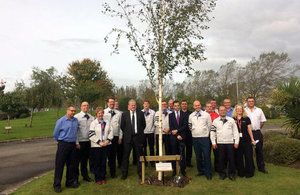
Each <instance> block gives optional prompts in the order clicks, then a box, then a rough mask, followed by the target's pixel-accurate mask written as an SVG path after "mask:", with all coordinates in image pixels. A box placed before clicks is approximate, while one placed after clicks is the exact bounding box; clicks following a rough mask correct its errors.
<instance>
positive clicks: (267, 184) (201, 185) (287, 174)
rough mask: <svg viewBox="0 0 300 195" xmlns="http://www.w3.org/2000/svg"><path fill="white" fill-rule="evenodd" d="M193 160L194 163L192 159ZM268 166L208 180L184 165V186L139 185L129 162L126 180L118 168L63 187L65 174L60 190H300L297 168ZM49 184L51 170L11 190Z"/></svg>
mask: <svg viewBox="0 0 300 195" xmlns="http://www.w3.org/2000/svg"><path fill="white" fill-rule="evenodd" d="M193 159H194V158H193ZM193 163H194V165H195V162H193ZM267 170H268V171H269V174H263V173H261V172H257V171H256V172H255V176H254V177H253V178H250V179H246V178H237V179H236V181H235V182H233V181H231V180H229V179H228V178H226V179H225V180H224V181H221V180H219V177H218V175H217V174H216V173H213V179H212V180H211V181H208V180H206V178H205V177H204V176H201V177H196V176H195V175H196V173H197V171H196V167H195V166H194V167H193V168H187V175H188V176H189V177H191V178H192V181H191V183H190V184H188V185H187V186H186V187H184V188H177V187H174V188H171V187H161V186H150V185H147V184H144V185H140V184H139V180H138V177H137V174H136V167H135V166H132V165H130V167H129V176H128V178H127V180H125V181H123V180H121V179H120V175H121V172H120V170H119V169H118V172H117V175H118V176H119V177H117V178H116V179H111V178H110V177H109V176H108V175H107V184H103V185H96V184H95V183H94V182H92V183H88V182H85V181H82V180H81V178H80V183H81V185H80V187H79V188H77V189H69V188H65V187H64V183H65V176H64V178H63V182H62V190H63V191H62V194H72V195H73V194H200V193H201V194H272V195H273V194H280V195H283V194H286V195H287V194H300V170H296V169H292V168H287V167H281V166H274V165H270V164H267ZM146 173H147V174H148V175H149V174H152V173H154V169H153V168H146ZM90 176H91V175H90ZM52 184H53V172H51V173H50V174H48V175H45V176H43V177H41V178H40V179H37V180H34V181H32V182H30V183H28V184H26V185H24V186H22V187H21V188H19V189H18V190H17V191H16V192H15V193H14V194H35V195H36V194H43V195H47V194H55V192H54V191H53V187H52Z"/></svg>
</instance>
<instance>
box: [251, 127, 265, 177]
mask: <svg viewBox="0 0 300 195" xmlns="http://www.w3.org/2000/svg"><path fill="white" fill-rule="evenodd" d="M252 133H253V138H254V140H259V142H258V143H257V144H256V145H255V155H256V164H257V168H258V170H260V171H264V170H265V162H264V156H263V143H264V139H263V135H262V133H261V132H260V130H257V131H252Z"/></svg>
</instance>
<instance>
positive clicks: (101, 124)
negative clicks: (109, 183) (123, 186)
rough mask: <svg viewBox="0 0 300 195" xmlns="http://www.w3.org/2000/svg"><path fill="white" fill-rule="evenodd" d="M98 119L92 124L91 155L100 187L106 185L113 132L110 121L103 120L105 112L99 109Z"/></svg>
mask: <svg viewBox="0 0 300 195" xmlns="http://www.w3.org/2000/svg"><path fill="white" fill-rule="evenodd" d="M95 114H96V119H95V120H94V121H93V122H92V123H91V126H90V131H89V139H90V141H91V155H92V158H93V160H94V163H95V164H94V174H95V181H96V183H97V184H98V185H100V184H105V183H106V180H105V175H106V159H107V155H108V147H107V146H108V145H110V144H111V140H112V139H113V136H114V135H113V131H112V130H111V128H110V125H109V121H105V120H104V119H103V115H104V110H103V108H102V107H97V108H96V111H95Z"/></svg>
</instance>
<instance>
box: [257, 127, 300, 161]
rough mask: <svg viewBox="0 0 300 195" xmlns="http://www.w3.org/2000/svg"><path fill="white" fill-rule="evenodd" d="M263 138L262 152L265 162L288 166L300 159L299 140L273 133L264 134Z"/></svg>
mask: <svg viewBox="0 0 300 195" xmlns="http://www.w3.org/2000/svg"><path fill="white" fill-rule="evenodd" d="M264 138H265V143H264V148H263V150H264V157H265V160H266V161H267V162H270V163H274V164H276V165H289V164H292V163H294V162H296V161H297V160H299V159H300V140H297V139H292V138H288V136H287V135H283V134H281V133H275V132H273V133H268V134H266V135H265V136H264Z"/></svg>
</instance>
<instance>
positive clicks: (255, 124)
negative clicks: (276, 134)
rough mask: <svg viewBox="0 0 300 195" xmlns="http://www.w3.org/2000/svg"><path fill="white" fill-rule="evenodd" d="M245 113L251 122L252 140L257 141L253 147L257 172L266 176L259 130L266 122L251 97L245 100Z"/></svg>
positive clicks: (261, 137)
mask: <svg viewBox="0 0 300 195" xmlns="http://www.w3.org/2000/svg"><path fill="white" fill-rule="evenodd" d="M245 110H246V112H247V115H248V117H249V118H250V120H251V127H252V133H253V138H254V140H256V141H257V140H258V142H257V143H256V145H255V153H256V163H257V168H258V170H259V171H261V172H263V173H265V174H267V173H268V171H266V169H265V162H264V157H263V135H262V133H261V131H260V130H261V129H262V127H263V126H264V122H265V121H267V119H266V117H265V115H264V112H263V111H262V109H260V108H258V107H256V106H255V99H254V98H253V97H248V98H247V107H246V109H245Z"/></svg>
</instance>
